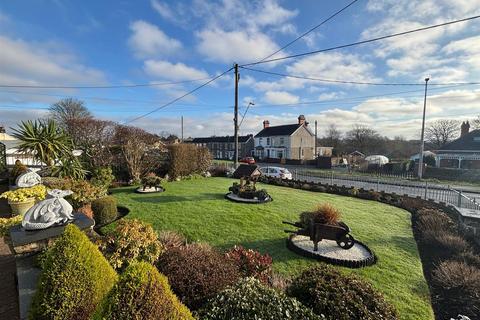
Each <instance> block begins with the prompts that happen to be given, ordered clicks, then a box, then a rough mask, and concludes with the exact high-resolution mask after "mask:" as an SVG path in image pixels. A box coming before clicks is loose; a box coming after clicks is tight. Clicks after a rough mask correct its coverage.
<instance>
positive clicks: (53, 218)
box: [22, 189, 74, 230]
mask: <svg viewBox="0 0 480 320" xmlns="http://www.w3.org/2000/svg"><path fill="white" fill-rule="evenodd" d="M72 193H73V192H72V191H70V190H58V189H54V190H50V191H48V192H47V199H45V200H42V201H40V202H39V203H37V204H36V205H34V206H33V207H31V208H30V209H29V210H28V211H27V213H25V216H24V217H23V221H22V227H23V228H24V229H25V230H40V229H46V228H48V227H51V226H53V225H56V224H64V223H67V222H68V221H71V220H73V219H74V217H73V213H72V212H73V208H72V206H71V205H70V203H68V201H67V200H65V199H63V197H66V196H69V195H71V194H72Z"/></svg>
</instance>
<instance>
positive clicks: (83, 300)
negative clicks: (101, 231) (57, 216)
mask: <svg viewBox="0 0 480 320" xmlns="http://www.w3.org/2000/svg"><path fill="white" fill-rule="evenodd" d="M41 265H42V269H43V270H42V273H41V275H40V279H39V283H38V287H37V292H36V293H35V296H34V298H33V302H32V307H31V309H30V314H29V317H30V319H35V320H43V319H45V320H46V319H58V320H60V319H65V320H67V319H68V320H70V319H76V320H82V319H90V318H91V316H92V314H93V313H94V311H95V308H96V307H97V305H98V303H99V302H100V301H101V300H102V299H103V297H104V296H105V295H106V294H107V293H108V291H109V290H110V289H111V288H112V287H113V285H114V284H115V281H116V279H117V274H116V273H115V270H113V268H112V267H111V266H110V264H109V263H108V262H107V260H106V259H105V258H104V257H103V256H102V254H101V252H100V251H99V250H98V248H97V247H96V246H95V245H94V244H93V243H92V242H90V240H89V239H88V237H87V236H86V235H85V234H84V233H83V232H82V231H80V229H78V228H77V227H76V226H75V225H72V224H69V225H68V226H67V227H66V228H65V232H64V233H63V235H62V236H60V237H59V238H58V240H57V241H56V242H55V244H54V245H53V246H52V247H50V248H49V249H48V251H47V252H46V254H45V257H44V259H42V263H41Z"/></svg>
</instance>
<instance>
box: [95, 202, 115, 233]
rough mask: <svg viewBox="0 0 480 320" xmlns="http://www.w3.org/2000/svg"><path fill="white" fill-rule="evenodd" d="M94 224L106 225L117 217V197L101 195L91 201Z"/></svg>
mask: <svg viewBox="0 0 480 320" xmlns="http://www.w3.org/2000/svg"><path fill="white" fill-rule="evenodd" d="M92 211H93V218H94V219H95V224H97V225H99V226H103V225H106V224H108V223H110V222H112V221H114V220H115V219H116V218H117V199H115V197H112V196H106V197H102V198H100V199H97V200H94V201H93V202H92Z"/></svg>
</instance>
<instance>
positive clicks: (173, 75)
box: [143, 60, 208, 81]
mask: <svg viewBox="0 0 480 320" xmlns="http://www.w3.org/2000/svg"><path fill="white" fill-rule="evenodd" d="M143 69H144V71H145V73H147V74H148V75H150V76H152V77H156V78H162V79H168V80H173V81H182V80H195V79H203V78H208V73H207V72H206V71H204V70H199V69H195V68H192V67H189V66H187V65H186V64H184V63H181V62H179V63H170V62H168V61H165V60H147V61H145V62H144V65H143Z"/></svg>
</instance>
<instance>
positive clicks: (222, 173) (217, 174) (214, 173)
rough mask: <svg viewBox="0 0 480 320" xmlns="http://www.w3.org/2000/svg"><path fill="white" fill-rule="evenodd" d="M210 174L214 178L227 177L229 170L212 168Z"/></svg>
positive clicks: (219, 167) (220, 167)
mask: <svg viewBox="0 0 480 320" xmlns="http://www.w3.org/2000/svg"><path fill="white" fill-rule="evenodd" d="M208 172H210V174H211V175H212V177H226V176H227V173H228V168H227V167H226V166H220V165H216V166H213V167H211V168H210V169H209V170H208Z"/></svg>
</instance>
